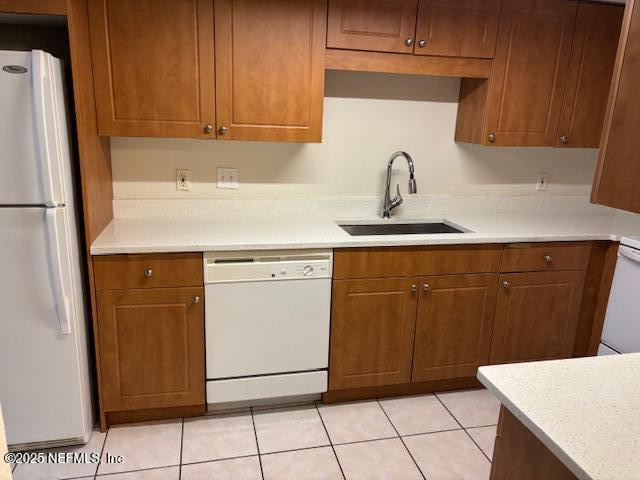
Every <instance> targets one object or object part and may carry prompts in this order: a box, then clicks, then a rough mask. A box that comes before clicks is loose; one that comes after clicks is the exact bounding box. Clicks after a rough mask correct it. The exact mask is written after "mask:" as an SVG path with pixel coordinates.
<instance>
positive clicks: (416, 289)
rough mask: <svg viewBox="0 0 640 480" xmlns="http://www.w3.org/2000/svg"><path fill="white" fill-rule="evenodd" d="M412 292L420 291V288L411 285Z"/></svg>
mask: <svg viewBox="0 0 640 480" xmlns="http://www.w3.org/2000/svg"><path fill="white" fill-rule="evenodd" d="M411 291H412V292H417V291H418V286H417V285H416V284H415V283H414V284H413V285H411Z"/></svg>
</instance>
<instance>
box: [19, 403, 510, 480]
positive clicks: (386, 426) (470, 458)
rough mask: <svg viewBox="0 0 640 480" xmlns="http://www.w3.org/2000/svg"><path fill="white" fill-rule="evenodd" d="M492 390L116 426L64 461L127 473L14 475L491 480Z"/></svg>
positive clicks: (41, 467) (126, 479)
mask: <svg viewBox="0 0 640 480" xmlns="http://www.w3.org/2000/svg"><path fill="white" fill-rule="evenodd" d="M499 406H500V405H499V403H498V401H497V400H496V399H495V398H494V397H493V396H492V395H491V394H490V393H489V392H487V391H486V390H466V391H459V392H447V393H438V394H435V395H414V396H408V397H399V398H391V399H381V400H370V401H362V402H352V403H346V404H340V405H322V404H320V403H317V404H311V405H302V406H292V407H284V408H259V409H258V408H256V409H248V410H246V411H243V412H238V413H233V414H221V415H211V416H206V417H201V418H187V419H184V420H172V421H162V422H149V423H144V424H132V425H122V426H116V427H113V428H111V429H109V431H108V432H107V434H101V433H99V432H95V433H94V435H93V436H92V437H91V440H90V442H89V443H88V444H87V445H85V446H83V447H81V448H67V449H59V450H61V451H63V452H96V453H98V454H99V455H101V456H102V458H103V459H104V458H106V455H107V454H108V453H110V454H112V455H122V456H123V457H124V462H123V463H111V464H106V463H105V464H102V465H96V464H48V463H44V464H30V465H17V466H16V467H15V469H14V472H13V474H14V478H15V480H24V479H28V480H62V479H71V478H74V479H97V480H102V479H103V480H303V479H309V480H334V479H335V480H340V479H344V480H360V479H363V480H376V479H381V480H382V479H384V480H394V479H398V480H412V479H416V480H424V479H428V480H486V479H488V478H489V471H490V468H491V463H490V460H491V457H492V455H493V440H494V437H495V432H496V424H497V423H498V411H499Z"/></svg>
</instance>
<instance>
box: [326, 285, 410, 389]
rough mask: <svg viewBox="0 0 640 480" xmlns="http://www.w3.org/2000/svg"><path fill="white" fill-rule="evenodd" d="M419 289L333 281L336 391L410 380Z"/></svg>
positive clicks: (332, 366)
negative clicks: (417, 291)
mask: <svg viewBox="0 0 640 480" xmlns="http://www.w3.org/2000/svg"><path fill="white" fill-rule="evenodd" d="M412 286H414V287H413V288H412ZM415 289H417V281H416V282H412V281H411V280H410V279H407V278H400V279H398V278H390V279H380V280H378V279H375V280H335V281H334V282H333V299H332V315H331V343H330V360H329V388H330V389H331V390H339V389H344V388H357V387H373V386H379V385H391V384H395V383H408V382H409V381H410V380H411V358H412V356H413V333H414V329H415V320H416V306H417V298H418V297H417V293H416V292H414V291H413V290H415Z"/></svg>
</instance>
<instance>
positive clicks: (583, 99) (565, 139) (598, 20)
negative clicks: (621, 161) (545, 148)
mask: <svg viewBox="0 0 640 480" xmlns="http://www.w3.org/2000/svg"><path fill="white" fill-rule="evenodd" d="M623 13H624V7H623V6H621V5H606V4H597V3H580V4H579V5H578V17H577V20H576V27H575V32H574V36H573V47H572V49H571V60H570V62H569V74H568V77H567V87H566V89H565V94H564V102H563V105H562V113H561V115H560V124H559V126H558V134H557V135H556V146H559V147H562V146H565V147H585V148H598V146H599V144H600V136H601V134H602V125H603V123H604V114H605V110H606V108H607V100H608V98H609V89H610V87H611V76H612V74H613V66H614V63H615V58H616V51H617V49H618V41H619V39H620V28H621V24H622V15H623Z"/></svg>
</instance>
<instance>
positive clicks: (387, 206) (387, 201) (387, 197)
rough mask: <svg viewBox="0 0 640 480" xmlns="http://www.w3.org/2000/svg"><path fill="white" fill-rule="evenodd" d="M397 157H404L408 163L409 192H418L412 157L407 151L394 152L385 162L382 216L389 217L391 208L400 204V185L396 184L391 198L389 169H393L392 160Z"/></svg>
mask: <svg viewBox="0 0 640 480" xmlns="http://www.w3.org/2000/svg"><path fill="white" fill-rule="evenodd" d="M398 157H404V158H405V159H406V160H407V164H409V193H418V187H417V185H416V179H415V177H414V172H415V170H414V167H413V159H412V158H411V156H410V155H409V154H408V153H407V152H402V151H399V152H395V153H394V154H393V155H391V158H389V163H388V164H387V186H386V188H385V190H384V201H383V203H382V213H381V215H382V218H390V217H391V210H393V209H394V208H396V207H398V206H400V205H402V202H403V200H402V195H400V185H396V196H395V197H394V198H391V191H390V190H391V171H392V170H393V162H394V160H395V159H396V158H398Z"/></svg>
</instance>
